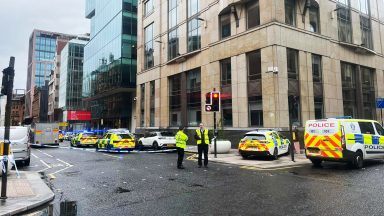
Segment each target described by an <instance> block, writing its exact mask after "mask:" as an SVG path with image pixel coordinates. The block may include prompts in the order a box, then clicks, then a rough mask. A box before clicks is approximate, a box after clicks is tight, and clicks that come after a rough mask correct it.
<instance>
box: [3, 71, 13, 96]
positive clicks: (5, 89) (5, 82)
mask: <svg viewBox="0 0 384 216" xmlns="http://www.w3.org/2000/svg"><path fill="white" fill-rule="evenodd" d="M9 70H12V69H11V68H9V67H8V68H5V69H4V70H3V81H2V83H1V95H7V93H8V75H9Z"/></svg>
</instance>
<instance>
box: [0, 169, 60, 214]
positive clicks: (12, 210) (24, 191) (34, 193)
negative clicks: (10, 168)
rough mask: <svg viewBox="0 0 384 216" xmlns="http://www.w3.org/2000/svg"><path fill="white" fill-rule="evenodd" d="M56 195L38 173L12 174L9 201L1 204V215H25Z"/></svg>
mask: <svg viewBox="0 0 384 216" xmlns="http://www.w3.org/2000/svg"><path fill="white" fill-rule="evenodd" d="M54 197H55V195H54V193H53V192H52V190H51V189H50V188H49V187H48V186H47V184H46V182H45V181H44V179H42V176H41V175H40V174H38V173H36V172H20V174H19V176H17V175H16V173H15V172H12V173H11V175H9V177H8V181H7V199H6V200H3V201H1V202H0V206H1V208H0V215H16V214H23V213H24V212H27V211H30V210H32V209H35V208H37V207H40V206H42V205H45V204H47V203H49V202H50V201H52V200H53V199H54Z"/></svg>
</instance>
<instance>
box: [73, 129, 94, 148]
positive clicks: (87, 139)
mask: <svg viewBox="0 0 384 216" xmlns="http://www.w3.org/2000/svg"><path fill="white" fill-rule="evenodd" d="M97 140H98V137H97V136H96V135H95V133H93V132H82V133H79V134H77V135H76V136H75V137H74V138H73V139H72V141H71V146H77V147H79V146H93V147H96V142H97Z"/></svg>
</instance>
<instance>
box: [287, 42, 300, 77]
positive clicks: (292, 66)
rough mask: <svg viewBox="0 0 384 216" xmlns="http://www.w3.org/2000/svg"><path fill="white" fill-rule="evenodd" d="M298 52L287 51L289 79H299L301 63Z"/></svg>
mask: <svg viewBox="0 0 384 216" xmlns="http://www.w3.org/2000/svg"><path fill="white" fill-rule="evenodd" d="M298 58H299V57H298V52H297V50H293V49H287V69H288V79H295V80H298V79H299V70H298V68H299V61H298Z"/></svg>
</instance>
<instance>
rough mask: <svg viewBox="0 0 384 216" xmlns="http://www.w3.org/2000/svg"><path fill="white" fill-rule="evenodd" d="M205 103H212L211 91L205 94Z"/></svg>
mask: <svg viewBox="0 0 384 216" xmlns="http://www.w3.org/2000/svg"><path fill="white" fill-rule="evenodd" d="M205 105H212V98H211V92H208V93H206V94H205Z"/></svg>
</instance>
